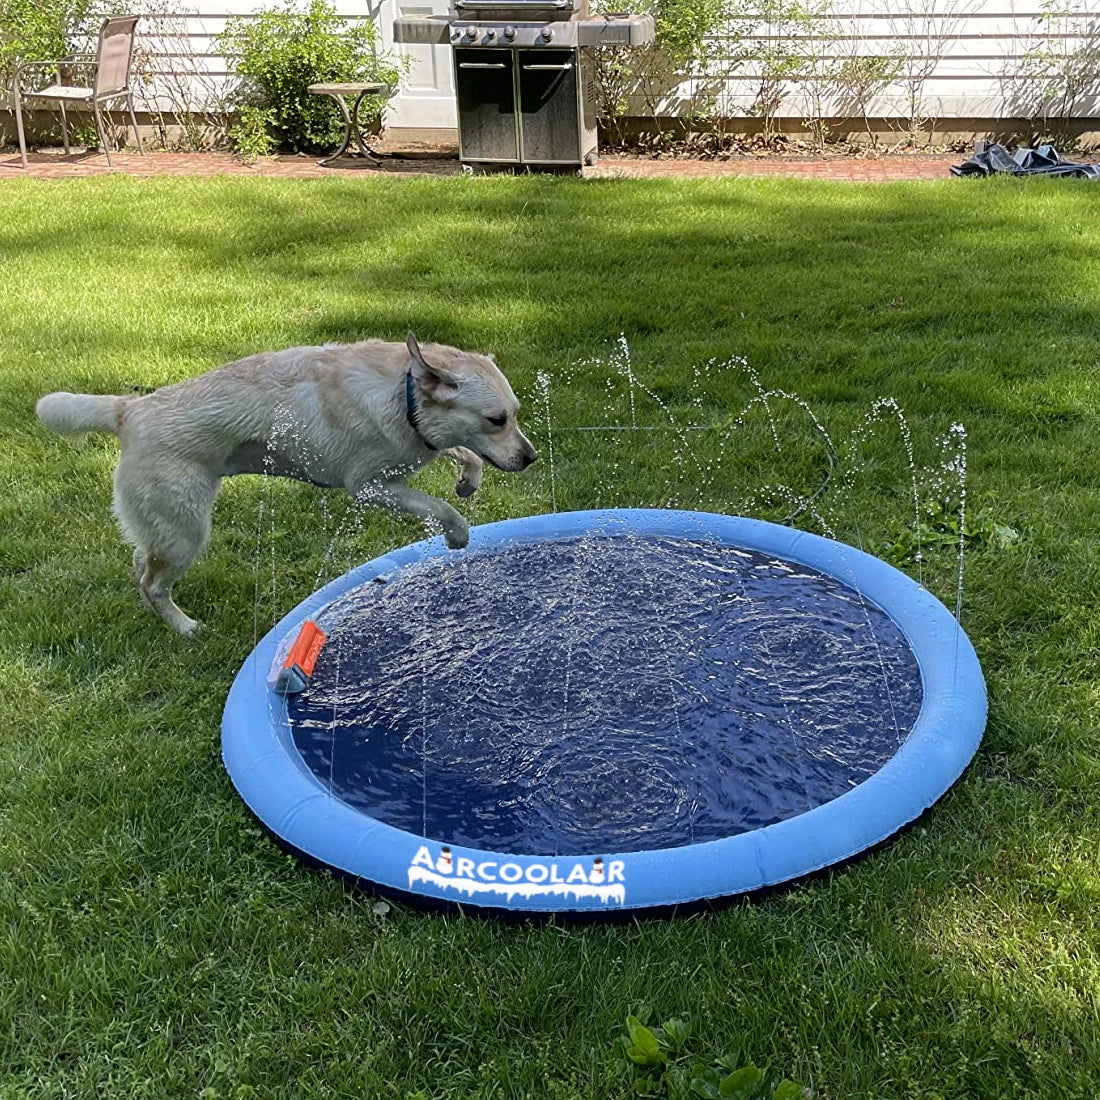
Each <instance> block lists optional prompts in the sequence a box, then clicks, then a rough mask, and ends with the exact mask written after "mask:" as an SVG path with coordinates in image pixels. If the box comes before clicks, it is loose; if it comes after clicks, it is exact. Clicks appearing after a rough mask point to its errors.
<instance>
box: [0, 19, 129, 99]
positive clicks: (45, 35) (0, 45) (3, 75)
mask: <svg viewBox="0 0 1100 1100" xmlns="http://www.w3.org/2000/svg"><path fill="white" fill-rule="evenodd" d="M107 8H108V5H107V4H106V3H104V0H0V80H2V81H3V82H4V83H5V84H7V82H8V81H9V80H10V78H11V75H12V72H13V70H14V68H15V64H16V62H18V61H53V60H55V59H57V58H61V57H64V56H66V54H70V53H73V52H74V51H75V48H76V46H77V44H78V43H79V41H80V39H82V38H85V37H87V36H90V35H92V34H94V33H95V29H96V25H97V24H98V22H99V20H100V19H101V18H102V16H103V15H104V14H105V13H106V11H107Z"/></svg>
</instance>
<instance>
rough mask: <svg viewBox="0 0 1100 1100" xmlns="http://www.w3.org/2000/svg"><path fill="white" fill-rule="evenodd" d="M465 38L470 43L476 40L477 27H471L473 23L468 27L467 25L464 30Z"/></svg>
mask: <svg viewBox="0 0 1100 1100" xmlns="http://www.w3.org/2000/svg"><path fill="white" fill-rule="evenodd" d="M466 37H467V38H468V39H469V40H470V41H471V42H472V41H473V40H474V39H475V38H477V27H475V26H474V25H473V23H471V24H470V25H469V26H468V27H467V28H466Z"/></svg>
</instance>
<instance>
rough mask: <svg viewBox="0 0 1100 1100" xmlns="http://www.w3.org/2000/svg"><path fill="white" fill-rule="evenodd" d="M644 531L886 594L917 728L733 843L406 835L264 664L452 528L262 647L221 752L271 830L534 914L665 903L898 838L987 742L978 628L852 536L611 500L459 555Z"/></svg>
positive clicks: (421, 896) (452, 897)
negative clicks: (615, 845)
mask: <svg viewBox="0 0 1100 1100" xmlns="http://www.w3.org/2000/svg"><path fill="white" fill-rule="evenodd" d="M616 530H619V531H625V530H631V531H635V532H645V533H647V534H650V535H657V536H666V537H672V538H689V539H694V540H699V541H705V542H709V543H717V544H720V545H729V546H738V547H743V548H745V549H749V550H757V551H760V552H762V553H766V554H770V555H773V556H775V557H777V558H784V559H787V560H789V561H793V562H797V563H800V564H802V565H805V566H809V567H810V568H812V569H816V570H818V571H820V572H822V573H826V574H830V575H832V576H833V577H835V578H837V579H838V580H840V581H842V582H844V583H846V584H847V585H849V587H852V588H855V589H857V590H858V591H859V592H860V593H861V594H862V596H863V597H864V598H866V599H867V600H869V601H870V602H872V603H874V604H876V605H877V606H878V607H879V608H880V609H882V610H883V611H884V612H885V613H886V614H888V615H889V616H890V618H891V619H893V621H894V622H895V624H896V625H897V626H898V628H899V629H900V630H901V632H902V634H903V635H904V636H905V638H906V640H907V641H908V643H909V645H910V646H911V648H912V650H913V653H914V655H915V657H916V660H917V664H918V666H919V668H920V673H921V678H922V684H923V700H922V705H921V709H920V713H919V715H918V717H917V720H916V723H915V724H914V726H913V729H912V731H911V733H910V735H909V737H908V738H907V739H906V741H905V742H904V743H903V744H902V746H901V747H900V748H899V749H898V751H897V753H896V754H895V755H894V756H893V757H891V758H890V760H888V761H887V762H886V763H885V764H884V765H883V766H882V768H880V769H879V770H878V771H877V772H876V773H875V774H874V775H872V776H870V777H869V778H868V779H866V780H865V781H864V782H862V783H861V784H859V785H858V786H856V787H854V788H852V789H851V790H850V791H847V792H846V793H844V794H843V795H841V796H840V797H838V798H835V799H833V800H832V801H831V802H827V803H824V804H823V805H820V806H817V807H815V808H813V809H811V810H808V811H806V812H805V813H802V814H799V815H797V816H796V817H792V818H788V819H787V820H784V821H780V822H776V823H775V824H772V825H768V826H765V827H763V828H759V829H756V830H753V831H751V832H746V833H740V834H738V835H736V836H730V837H726V838H723V839H721V840H713V841H707V842H705V843H699V844H694V845H687V846H683V847H677V848H663V849H656V850H651V851H637V852H598V853H597V852H594V853H591V855H588V856H566V857H560V858H552V857H546V856H524V855H514V854H502V853H496V852H491V851H485V850H480V849H472V848H464V847H461V846H459V845H447V846H446V847H447V849H448V850H447V851H446V852H445V851H444V847H445V846H444V844H443V843H441V842H438V841H435V840H432V839H430V838H425V837H422V836H419V835H416V834H412V833H407V832H404V831H402V830H400V829H396V828H394V827H392V826H390V825H387V824H385V823H383V822H381V821H378V820H376V819H375V818H372V817H370V816H369V815H367V814H364V813H362V812H360V811H359V810H356V809H354V808H353V807H351V806H349V805H347V804H346V803H344V802H342V801H340V800H339V799H338V798H336V797H334V796H333V795H331V794H330V793H329V792H328V791H327V790H326V789H325V788H324V786H323V785H322V784H321V783H320V781H319V780H318V779H317V778H316V776H314V774H313V773H312V772H311V771H310V770H309V769H308V768H307V767H306V765H305V763H304V762H303V760H302V759H301V757H300V756H299V754H298V752H297V749H296V748H295V746H294V741H293V737H292V735H291V730H290V726H289V723H288V721H287V714H286V705H285V702H284V701H283V700H282V699H281V698H280V697H279V696H278V695H276V694H275V693H274V692H272V691H271V689H270V687H269V682H268V677H269V672H270V669H271V666H272V663H273V661H274V659H275V656H276V653H277V651H278V650H279V648H280V644H281V643H282V644H284V645H285V640H286V639H287V637H288V635H294V634H296V633H297V631H298V629H299V627H300V625H301V624H302V622H303V621H304V620H305V619H307V618H312V619H314V620H315V621H318V623H319V625H320V626H321V627H322V629H323V628H324V625H325V624H324V617H325V608H326V606H327V605H329V604H331V603H332V602H333V601H334V600H336V599H337V598H338V597H341V596H343V595H344V594H345V593H347V592H349V591H350V590H351V589H353V588H356V587H357V586H359V585H362V584H364V583H365V582H368V581H372V580H374V579H375V578H378V577H382V576H387V577H389V576H390V575H392V574H394V573H395V572H396V571H398V570H400V569H401V568H402V567H404V566H407V565H410V564H412V563H415V562H419V561H423V560H426V559H429V558H433V557H437V556H440V555H443V554H454V553H455V551H451V550H447V549H446V548H445V547H444V545H443V544H442V541H441V540H440V539H429V540H427V541H424V542H419V543H415V544H413V545H410V546H407V547H404V548H402V549H399V550H395V551H393V552H391V553H389V554H385V555H383V556H382V557H380V558H376V559H374V560H373V561H370V562H367V563H366V564H365V565H361V566H359V567H358V568H357V569H354V570H352V571H351V572H349V573H347V574H345V575H344V576H342V577H339V578H338V579H336V580H334V581H333V582H332V583H330V584H328V585H326V586H325V587H324V588H322V589H320V590H319V591H317V592H315V593H314V594H313V595H312V596H310V597H309V598H308V599H307V600H305V601H303V602H302V603H301V604H299V605H298V606H297V607H296V608H295V609H294V610H293V611H291V612H290V613H289V614H288V615H287V616H286V617H285V618H283V620H282V621H281V622H279V623H278V625H277V626H275V627H274V628H273V629H272V630H271V631H270V632H269V633H268V634H267V636H266V637H264V638H263V640H262V641H261V642H260V643H259V645H257V646H256V648H255V649H254V650H253V652H252V653H251V655H250V656H249V657H248V659H247V660H246V661H245V663H244V665H243V667H242V668H241V670H240V672H239V673H238V675H237V677H236V679H235V680H234V682H233V686H232V688H231V690H230V692H229V697H228V699H227V701H226V705H225V712H224V716H223V719H222V755H223V759H224V761H225V766H226V769H227V770H228V772H229V775H230V778H231V779H232V781H233V784H234V786H235V787H236V789H237V791H238V792H239V793H240V795H241V797H242V798H243V799H244V801H245V802H246V804H247V805H248V806H249V807H250V808H251V810H252V811H253V813H255V814H256V816H257V817H258V818H259V819H260V821H261V822H262V823H263V824H264V825H265V826H266V828H267V829H268V830H269V831H270V832H271V833H272V834H273V835H274V836H275V837H276V838H278V839H279V840H280V841H281V842H283V843H284V844H285V845H286V846H288V847H290V848H292V849H294V850H296V851H298V852H300V853H302V854H304V855H305V856H307V857H309V858H310V859H312V860H315V861H317V862H319V863H322V864H325V865H328V866H329V867H331V868H333V869H335V870H337V871H340V872H343V873H344V874H347V875H350V876H352V877H354V878H356V879H360V880H365V881H366V882H369V883H373V884H376V885H377V886H378V887H380V888H382V889H383V890H384V891H386V892H391V893H398V894H404V895H409V896H410V898H411V899H413V900H418V901H420V902H424V903H435V902H442V903H448V902H450V903H455V902H457V903H461V904H464V905H469V906H474V907H482V908H487V909H491V910H514V911H519V912H531V913H552V912H565V913H576V914H581V913H591V914H595V913H608V912H622V911H624V910H625V911H629V910H639V909H649V908H665V907H669V906H675V905H680V904H685V903H690V902H701V901H705V900H712V899H718V898H723V897H729V896H732V895H736V894H743V893H750V892H753V891H757V890H761V889H764V888H766V887H771V886H775V885H778V884H780V883H783V882H787V881H789V880H792V879H798V878H801V877H803V876H805V875H808V874H811V873H813V872H815V871H819V870H821V869H822V868H825V867H828V866H830V865H831V864H835V863H840V862H843V861H845V860H847V859H849V858H851V857H852V856H855V855H857V854H858V853H860V852H862V851H864V850H866V849H868V848H870V847H872V846H874V845H876V844H878V843H880V842H882V841H884V840H886V839H887V838H888V837H890V836H891V835H893V834H894V833H895V832H897V831H898V830H899V829H901V828H902V827H903V826H905V825H907V824H908V823H909V822H911V821H913V820H914V819H915V818H917V817H918V816H919V815H920V814H921V813H923V812H924V810H926V809H927V808H928V807H929V806H931V805H932V803H933V802H935V801H936V800H937V799H938V798H939V797H940V796H941V795H943V794H944V792H945V791H946V790H947V789H948V788H949V787H950V786H951V784H952V783H954V782H955V780H956V779H957V778H958V777H959V776H960V775H961V774H962V772H963V770H964V768H965V767H966V765H967V764H968V763H969V762H970V760H971V758H972V757H973V755H974V753H975V752H976V751H977V748H978V744H979V742H980V741H981V736H982V732H983V730H984V728H985V720H986V708H987V704H986V693H985V682H984V679H983V677H982V671H981V667H980V665H979V663H978V659H977V656H976V654H975V652H974V649H973V647H972V645H971V644H970V641H969V639H968V638H967V637H966V635H965V633H964V632H963V631H962V630H961V628H959V626H958V624H957V623H956V621H955V618H954V617H953V616H952V615H951V613H950V612H949V611H948V610H947V608H946V607H944V605H943V604H942V603H940V601H939V600H937V599H936V598H935V597H934V596H933V595H931V593H929V592H928V591H927V590H926V589H924V588H922V587H921V586H920V585H918V584H917V583H916V582H915V581H913V580H911V579H910V578H909V577H907V576H906V575H905V574H904V573H901V572H900V571H899V570H897V569H895V568H894V567H893V566H891V565H888V564H887V563H886V562H884V561H882V560H880V559H879V558H876V557H873V556H871V555H869V554H866V553H864V552H862V551H860V550H857V549H855V548H853V547H851V546H847V545H845V544H843V543H840V542H835V541H833V540H831V539H827V538H823V537H821V536H819V535H813V534H810V533H808V532H805V531H799V530H796V529H792V528H789V527H781V526H778V525H776V524H773V523H766V522H763V521H761V520H753V519H745V518H742V517H736V516H725V515H715V514H711V513H705V512H683V511H670V510H658V509H614V510H607V511H598V512H568V513H554V514H550V515H540V516H529V517H526V518H522V519H513V520H505V521H503V522H500V523H492V524H486V525H483V526H480V527H475V528H473V529H472V530H471V532H470V545H469V548H468V549H467V550H466V551H462V553H476V552H478V551H484V550H496V549H501V548H504V547H507V546H509V545H514V544H517V543H524V542H534V541H545V540H551V539H559V538H569V537H577V536H579V535H583V534H585V533H589V532H593V531H599V532H600V533H601V534H608V533H611V534H613V533H614V532H615V531H616Z"/></svg>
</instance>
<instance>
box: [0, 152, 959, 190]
mask: <svg viewBox="0 0 1100 1100" xmlns="http://www.w3.org/2000/svg"><path fill="white" fill-rule="evenodd" d="M448 152H449V151H448V150H446V149H442V150H436V151H434V152H433V151H427V152H417V153H416V154H415V155H412V156H411V157H410V159H407V160H392V161H387V162H386V163H385V165H383V166H382V167H380V168H374V167H359V166H358V165H354V164H352V165H349V166H348V167H344V166H343V165H340V166H339V167H333V168H321V167H320V166H319V165H318V163H317V160H316V158H314V157H305V156H277V157H264V158H262V159H261V160H259V161H258V162H257V163H255V164H243V163H242V162H241V161H240V160H238V159H237V158H236V157H234V156H232V155H230V154H228V153H152V154H150V155H149V156H146V157H140V156H138V155H137V154H132V153H125V154H118V155H115V156H114V158H113V159H114V161H115V166H114V167H113V168H109V167H108V166H107V159H106V157H104V156H103V155H102V154H77V155H73V156H65V155H64V154H63V153H60V152H52V151H46V152H39V153H33V154H31V157H30V166H29V167H28V168H27V170H26V171H24V170H23V169H22V168H20V167H19V157H18V155H17V154H15V153H8V152H2V153H0V185H2V183H3V181H4V180H6V179H21V178H26V177H33V178H35V179H72V178H76V177H83V176H104V175H128V176H139V177H146V176H253V177H256V176H259V177H273V178H278V179H320V178H324V177H330V178H354V177H355V176H356V175H359V174H360V173H361V172H377V173H380V174H382V175H433V176H449V175H457V174H459V173H460V172H461V166H460V165H459V163H458V161H457V159H455V156H454V154H453V153H450V155H448ZM964 159H965V157H963V156H961V155H960V154H958V153H952V154H946V155H931V154H929V155H911V156H891V157H849V156H837V157H819V158H814V157H787V156H764V157H755V156H741V157H732V158H730V159H729V160H692V159H687V158H679V157H669V158H664V159H659V160H653V159H650V158H645V157H630V156H618V155H606V156H603V157H601V158H600V162H599V164H598V165H597V166H596V167H595V168H588V169H585V171H584V175H585V177H591V178H647V177H691V178H702V177H712V176H788V177H790V176H793V177H798V178H801V179H825V180H839V181H844V182H849V183H872V182H873V183H888V182H894V181H899V180H929V179H946V178H948V176H949V172H948V169H949V167H950V166H951V165H952V164H957V163H958V162H959V161H960V160H964Z"/></svg>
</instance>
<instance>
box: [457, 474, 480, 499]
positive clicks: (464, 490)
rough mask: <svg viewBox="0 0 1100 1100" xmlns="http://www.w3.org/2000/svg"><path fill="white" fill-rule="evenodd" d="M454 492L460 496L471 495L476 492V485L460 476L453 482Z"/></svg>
mask: <svg viewBox="0 0 1100 1100" xmlns="http://www.w3.org/2000/svg"><path fill="white" fill-rule="evenodd" d="M455 492H456V493H458V495H459V496H460V497H472V496H473V495H474V493H476V492H477V485H476V484H475V483H474V482H472V481H470V480H469V479H468V478H465V477H462V478H459V479H458V481H457V482H455Z"/></svg>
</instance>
